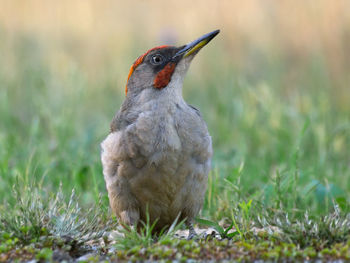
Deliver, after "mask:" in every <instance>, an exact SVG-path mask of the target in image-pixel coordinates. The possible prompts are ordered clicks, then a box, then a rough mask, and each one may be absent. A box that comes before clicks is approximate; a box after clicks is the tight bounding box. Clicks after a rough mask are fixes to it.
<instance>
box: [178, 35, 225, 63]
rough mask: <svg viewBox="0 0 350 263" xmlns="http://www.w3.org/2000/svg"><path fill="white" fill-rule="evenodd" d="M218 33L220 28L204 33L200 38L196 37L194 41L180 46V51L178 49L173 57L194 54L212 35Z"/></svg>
mask: <svg viewBox="0 0 350 263" xmlns="http://www.w3.org/2000/svg"><path fill="white" fill-rule="evenodd" d="M219 33H220V30H219V29H218V30H215V31H213V32H210V33H208V34H205V35H204V36H201V37H200V38H198V39H196V40H195V41H193V42H191V43H189V44H187V45H186V46H185V47H184V48H182V49H181V50H180V51H178V52H177V53H176V54H175V55H174V56H173V59H174V58H177V57H179V56H181V55H182V56H183V57H187V56H189V55H191V54H196V53H197V52H198V51H199V50H200V49H201V48H202V47H204V46H205V45H206V44H208V43H209V42H210V40H212V39H213V38H214V37H216V35H217V34H219Z"/></svg>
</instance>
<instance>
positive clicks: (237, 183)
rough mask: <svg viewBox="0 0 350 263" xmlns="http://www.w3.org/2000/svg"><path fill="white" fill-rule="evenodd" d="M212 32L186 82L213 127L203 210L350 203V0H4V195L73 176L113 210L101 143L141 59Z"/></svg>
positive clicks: (85, 192) (0, 68) (84, 193)
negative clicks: (19, 185) (248, 203)
mask: <svg viewBox="0 0 350 263" xmlns="http://www.w3.org/2000/svg"><path fill="white" fill-rule="evenodd" d="M214 29H221V33H220V35H219V36H218V37H217V38H216V39H215V40H214V41H212V42H211V43H210V44H209V45H208V46H207V47H206V48H204V49H203V50H202V51H201V52H200V54H199V55H198V56H197V57H196V59H195V60H194V61H193V63H192V66H191V69H190V70H189V72H188V75H187V77H186V79H185V83H184V97H185V99H186V101H187V102H189V103H191V104H193V105H195V106H196V107H198V108H199V109H200V110H201V112H202V113H203V116H204V119H205V120H206V121H207V123H208V126H209V130H210V133H211V135H212V137H213V146H214V159H213V172H212V173H211V175H210V179H209V189H208V194H207V199H206V204H205V208H204V213H207V214H209V216H211V217H221V216H223V215H226V214H227V213H228V212H227V211H228V208H229V207H231V206H233V205H234V203H235V202H238V201H239V200H240V199H244V200H249V199H253V200H254V202H255V203H258V202H261V203H263V204H264V205H266V206H268V207H274V206H277V208H285V209H294V210H304V209H306V208H307V209H310V210H311V211H314V212H315V213H317V214H318V213H323V212H327V211H328V210H329V205H330V204H331V202H333V201H334V202H336V203H338V204H339V205H340V207H341V208H342V209H344V210H346V211H349V205H348V204H349V200H350V193H349V190H350V150H349V149H350V70H349V69H350V48H349V47H350V2H349V1H347V0H338V1H331V0H329V1H326V0H318V1H316V0H315V1H313V0H310V1H293V0H285V1H272V0H270V1H269V0H266V1H262V0H261V1H259V0H255V1H243V2H242V1H229V0H221V1H217V0H206V1H203V0H202V1H184V0H177V1H156V0H151V1H136V0H131V1H108V0H99V1H97V0H95V1H71V0H70V1H68V0H64V1H52V0H47V1H39V0H28V1H19V0H18V1H16V0H2V1H1V4H0V200H2V202H5V201H9V202H11V196H12V195H11V187H12V185H13V184H14V183H15V181H16V178H20V180H24V181H25V182H28V183H29V182H31V181H32V180H43V190H44V191H47V192H48V193H51V192H53V193H54V192H55V191H56V190H57V188H58V187H59V184H60V182H61V183H62V186H63V189H64V191H66V192H67V193H69V192H70V191H71V189H72V188H75V189H76V190H77V192H78V193H79V194H80V196H81V200H82V203H83V204H85V205H87V204H90V203H91V202H94V201H95V200H97V198H98V195H99V194H102V196H103V198H104V200H105V204H106V207H107V196H106V190H105V186H104V181H103V176H102V168H101V164H100V145H99V144H100V142H101V141H102V140H103V139H104V138H105V137H106V135H107V134H108V132H109V122H110V121H111V119H112V117H113V115H114V113H115V112H116V111H117V110H118V109H119V107H120V105H121V103H122V101H123V98H124V87H125V82H126V78H127V74H128V71H129V68H130V66H131V65H132V63H133V62H134V60H135V59H136V58H137V57H138V56H139V55H141V54H143V53H144V52H145V51H147V50H148V49H149V48H152V47H154V46H157V45H161V44H173V45H182V44H185V43H187V42H189V41H191V40H194V39H195V38H197V37H199V36H201V35H202V34H204V33H207V32H209V31H212V30H214ZM277 184H278V185H279V186H278V187H277V186H276V185H277ZM2 202H1V203H2ZM254 202H253V203H254ZM277 203H278V204H277Z"/></svg>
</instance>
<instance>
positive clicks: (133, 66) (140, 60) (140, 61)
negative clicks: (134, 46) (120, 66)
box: [125, 45, 169, 95]
mask: <svg viewBox="0 0 350 263" xmlns="http://www.w3.org/2000/svg"><path fill="white" fill-rule="evenodd" d="M166 47H169V46H168V45H164V46H159V47H154V48H151V49H150V50H148V51H147V52H146V53H145V54H143V55H141V56H139V57H138V58H137V59H136V60H135V62H134V64H133V65H132V66H131V68H130V71H129V75H128V80H127V82H126V86H125V95H126V94H127V93H128V81H129V79H130V77H131V75H132V73H133V72H134V70H135V69H136V68H137V66H138V65H140V64H141V63H142V62H143V60H144V59H145V57H146V56H147V54H148V53H149V52H151V51H153V50H156V49H162V48H166Z"/></svg>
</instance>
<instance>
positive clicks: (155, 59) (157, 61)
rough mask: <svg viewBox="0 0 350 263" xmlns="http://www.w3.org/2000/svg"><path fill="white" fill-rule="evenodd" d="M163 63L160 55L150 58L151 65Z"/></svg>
mask: <svg viewBox="0 0 350 263" xmlns="http://www.w3.org/2000/svg"><path fill="white" fill-rule="evenodd" d="M163 61H164V58H163V56H162V55H160V54H156V55H154V56H152V58H151V63H152V64H153V65H160V64H162V63H163Z"/></svg>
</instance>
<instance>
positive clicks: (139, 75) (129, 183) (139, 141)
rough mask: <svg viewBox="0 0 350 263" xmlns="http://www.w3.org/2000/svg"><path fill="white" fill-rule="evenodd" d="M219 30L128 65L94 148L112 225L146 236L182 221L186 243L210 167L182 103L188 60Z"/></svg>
mask: <svg viewBox="0 0 350 263" xmlns="http://www.w3.org/2000/svg"><path fill="white" fill-rule="evenodd" d="M219 32H220V30H215V31H213V32H210V33H207V34H205V35H203V36H201V37H200V38H198V39H196V40H195V41H192V42H191V43H189V44H187V45H183V46H180V47H176V46H168V45H163V46H158V47H155V48H152V49H150V50H148V51H147V52H146V53H144V54H143V55H141V56H140V57H138V58H137V59H136V61H135V62H134V63H133V65H132V66H131V69H130V72H129V75H128V78H127V84H126V87H125V100H124V102H123V103H122V105H121V107H120V109H119V111H117V113H116V114H115V116H114V118H113V120H112V122H111V124H110V133H109V134H108V136H107V137H106V138H105V139H104V140H103V142H102V143H101V161H102V167H103V176H104V180H105V183H106V188H107V192H108V198H109V203H110V206H111V209H112V211H113V212H114V213H115V215H116V217H117V219H118V221H119V223H120V224H121V225H123V226H132V227H139V226H140V223H141V222H144V223H145V222H146V220H147V219H148V220H149V222H150V223H151V224H152V225H154V229H153V231H155V232H159V231H162V230H164V229H166V228H169V227H170V226H171V225H172V223H173V222H174V221H175V220H177V219H180V220H183V221H184V222H185V224H186V226H187V228H188V229H189V236H188V238H192V237H194V236H195V235H196V232H195V230H194V227H193V223H194V219H195V217H196V216H197V215H198V213H199V212H200V209H201V208H202V205H203V202H204V197H205V192H206V188H207V181H208V173H209V171H210V169H211V159H212V154H213V150H212V140H211V136H210V134H209V132H208V128H207V125H206V123H205V121H204V120H203V117H202V115H201V113H200V111H199V110H198V109H196V108H195V107H194V106H191V105H189V104H187V103H186V102H185V100H184V99H183V96H182V87H183V80H184V77H185V75H186V72H187V70H188V68H189V66H190V64H191V61H192V60H193V58H194V57H195V56H196V54H197V53H198V52H199V50H201V49H202V48H203V47H204V46H205V45H207V44H208V43H209V42H210V41H211V40H212V39H213V38H214V37H215V36H216V35H217V34H219Z"/></svg>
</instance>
